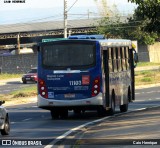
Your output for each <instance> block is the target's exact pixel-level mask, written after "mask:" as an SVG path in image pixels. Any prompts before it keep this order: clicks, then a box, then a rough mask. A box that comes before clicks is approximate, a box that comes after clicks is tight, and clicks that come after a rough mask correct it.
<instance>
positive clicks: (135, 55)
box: [133, 49, 138, 68]
mask: <svg viewBox="0 0 160 148" xmlns="http://www.w3.org/2000/svg"><path fill="white" fill-rule="evenodd" d="M133 52H134V57H133V60H134V63H135V64H134V68H136V66H137V63H138V54H137V52H136V50H135V49H133Z"/></svg>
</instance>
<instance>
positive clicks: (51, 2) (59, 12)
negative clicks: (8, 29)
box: [0, 0, 136, 25]
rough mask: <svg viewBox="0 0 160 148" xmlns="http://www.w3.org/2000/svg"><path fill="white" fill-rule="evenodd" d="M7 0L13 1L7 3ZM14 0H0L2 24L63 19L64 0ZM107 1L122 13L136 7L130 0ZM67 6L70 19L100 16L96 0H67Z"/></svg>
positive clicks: (0, 22) (0, 23)
mask: <svg viewBox="0 0 160 148" xmlns="http://www.w3.org/2000/svg"><path fill="white" fill-rule="evenodd" d="M7 1H11V3H5V2H7ZM12 1H16V0H0V25H3V24H14V23H23V22H30V21H32V22H34V21H35V22H36V21H49V20H55V21H58V20H62V19H63V9H64V0H22V1H25V3H13V2H12ZM98 1H101V0H98ZM107 2H108V5H109V6H112V5H113V4H116V5H117V7H118V9H119V10H120V11H121V12H122V13H128V12H129V13H130V12H131V11H133V9H134V8H135V7H136V5H135V4H131V3H128V0H107ZM73 4H74V5H73ZM72 5H73V7H72V8H71V6H72ZM67 8H68V9H70V8H71V9H70V10H69V11H68V19H83V18H84V17H88V12H90V13H89V14H90V16H91V17H96V16H99V11H98V8H99V7H98V6H97V4H96V3H95V2H94V0H67Z"/></svg>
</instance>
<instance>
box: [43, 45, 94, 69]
mask: <svg viewBox="0 0 160 148" xmlns="http://www.w3.org/2000/svg"><path fill="white" fill-rule="evenodd" d="M95 50H96V48H95V44H93V43H91V44H80V43H68V44H65V43H61V44H57V43H56V44H52V45H45V46H43V49H42V63H43V66H44V67H45V68H50V69H55V70H56V69H57V70H58V69H62V70H63V69H67V68H70V69H79V70H80V69H87V68H90V67H93V66H95V52H96V51H95Z"/></svg>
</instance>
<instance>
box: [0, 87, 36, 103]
mask: <svg viewBox="0 0 160 148" xmlns="http://www.w3.org/2000/svg"><path fill="white" fill-rule="evenodd" d="M36 95H37V86H31V87H29V88H22V89H20V90H18V91H14V92H12V93H9V94H6V95H4V94H1V95H0V100H4V101H7V102H9V101H16V102H21V103H24V102H26V101H27V98H31V97H35V96H36Z"/></svg>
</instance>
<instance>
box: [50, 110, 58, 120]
mask: <svg viewBox="0 0 160 148" xmlns="http://www.w3.org/2000/svg"><path fill="white" fill-rule="evenodd" d="M51 117H52V119H58V118H59V111H58V110H57V109H51Z"/></svg>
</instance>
